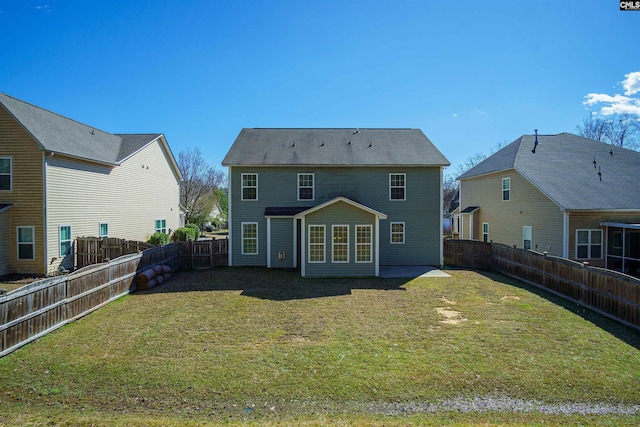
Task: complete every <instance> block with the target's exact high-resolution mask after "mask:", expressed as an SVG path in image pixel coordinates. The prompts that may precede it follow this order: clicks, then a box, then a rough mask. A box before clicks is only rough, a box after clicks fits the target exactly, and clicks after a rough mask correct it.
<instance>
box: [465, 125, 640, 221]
mask: <svg viewBox="0 0 640 427" xmlns="http://www.w3.org/2000/svg"><path fill="white" fill-rule="evenodd" d="M535 138H536V137H535V135H523V136H521V137H520V138H518V139H516V140H515V141H513V142H512V143H511V144H509V145H507V146H506V147H504V148H503V149H501V150H500V151H498V152H497V153H495V154H494V155H492V156H490V157H488V158H487V159H485V160H484V161H483V162H481V163H479V164H478V165H476V166H475V167H473V168H471V169H470V170H468V171H467V172H465V173H464V174H462V175H460V176H459V177H458V179H459V180H466V179H470V178H475V177H479V176H482V175H486V174H490V173H494V172H502V171H507V170H510V169H512V170H515V171H516V172H518V173H519V174H520V175H522V176H523V177H524V178H526V179H527V180H528V181H529V182H531V184H533V185H534V186H535V187H536V188H538V190H540V191H541V192H542V193H544V194H545V195H546V196H547V197H549V199H551V200H552V201H553V202H555V203H556V204H557V205H558V206H559V207H560V208H562V209H565V210H625V209H630V210H640V185H638V178H640V153H639V152H637V151H633V150H628V149H625V148H620V147H615V146H613V145H610V144H605V143H603V142H598V141H594V140H592V139H588V138H583V137H581V136H578V135H573V134H570V133H560V134H557V135H538V136H537V138H538V145H537V147H536V149H535V153H534V152H533V148H534V145H535V140H536V139H535ZM594 160H595V167H594Z"/></svg>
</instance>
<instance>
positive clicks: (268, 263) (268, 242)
mask: <svg viewBox="0 0 640 427" xmlns="http://www.w3.org/2000/svg"><path fill="white" fill-rule="evenodd" d="M267 268H271V217H270V216H268V217H267Z"/></svg>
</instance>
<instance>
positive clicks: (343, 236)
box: [333, 225, 349, 262]
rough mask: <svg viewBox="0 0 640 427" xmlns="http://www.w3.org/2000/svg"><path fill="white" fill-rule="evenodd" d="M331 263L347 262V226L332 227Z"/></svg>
mask: <svg viewBox="0 0 640 427" xmlns="http://www.w3.org/2000/svg"><path fill="white" fill-rule="evenodd" d="M333 262H349V226H348V225H334V226H333Z"/></svg>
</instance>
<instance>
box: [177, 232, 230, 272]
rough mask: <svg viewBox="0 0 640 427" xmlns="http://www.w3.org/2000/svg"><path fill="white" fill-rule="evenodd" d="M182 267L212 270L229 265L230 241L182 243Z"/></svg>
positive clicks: (214, 240)
mask: <svg viewBox="0 0 640 427" xmlns="http://www.w3.org/2000/svg"><path fill="white" fill-rule="evenodd" d="M180 257H181V259H182V264H181V265H182V267H185V268H212V267H220V266H226V265H228V261H229V239H207V240H197V241H195V242H180Z"/></svg>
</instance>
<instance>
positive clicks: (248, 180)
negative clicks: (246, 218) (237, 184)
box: [242, 173, 258, 200]
mask: <svg viewBox="0 0 640 427" xmlns="http://www.w3.org/2000/svg"><path fill="white" fill-rule="evenodd" d="M242 200H258V174H257V173H243V174H242Z"/></svg>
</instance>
